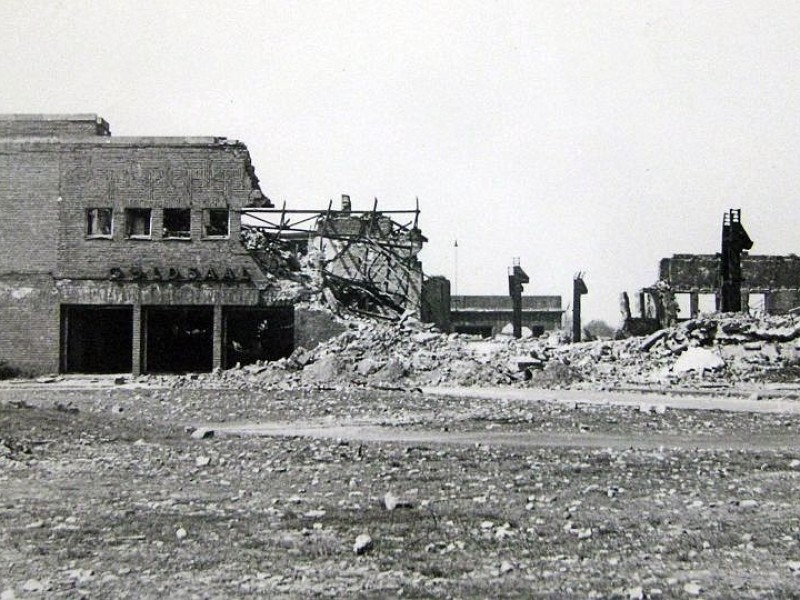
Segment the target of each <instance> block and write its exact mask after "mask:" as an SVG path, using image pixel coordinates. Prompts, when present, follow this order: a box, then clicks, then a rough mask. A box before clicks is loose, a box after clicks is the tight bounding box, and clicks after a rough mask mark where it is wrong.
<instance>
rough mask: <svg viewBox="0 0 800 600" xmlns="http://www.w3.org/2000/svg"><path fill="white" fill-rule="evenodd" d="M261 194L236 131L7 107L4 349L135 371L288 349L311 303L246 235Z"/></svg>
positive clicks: (1, 175)
mask: <svg viewBox="0 0 800 600" xmlns="http://www.w3.org/2000/svg"><path fill="white" fill-rule="evenodd" d="M265 202H266V203H267V205H268V200H264V198H263V196H262V194H261V191H260V188H259V183H258V179H257V177H256V176H255V172H254V168H253V166H252V164H251V162H250V155H249V153H248V150H247V148H246V147H245V145H244V144H243V143H241V142H237V141H231V140H227V139H225V138H216V137H197V138H169V137H163V138H149V137H112V136H111V134H110V130H109V126H108V123H106V122H105V121H104V120H103V119H100V118H98V117H96V116H95V115H6V116H0V207H2V210H1V211H0V250H1V252H0V360H3V361H5V362H7V363H9V364H10V365H11V366H13V367H15V368H18V369H20V370H22V371H24V372H28V373H32V374H36V373H45V372H56V371H58V372H65V373H69V372H84V373H86V372H95V373H96V372H109V373H113V372H132V373H134V374H138V373H142V372H184V371H208V370H211V369H212V368H215V367H229V366H232V365H234V364H236V363H237V362H242V363H246V362H252V361H254V360H256V359H271V358H277V357H280V356H285V355H287V354H288V353H290V352H291V351H292V349H293V348H294V346H295V345H296V344H297V343H304V342H305V341H306V340H304V339H303V336H304V335H305V334H306V333H308V332H307V331H304V330H303V328H302V326H301V327H300V329H299V330H298V328H296V327H295V325H296V321H298V322H300V323H301V324H302V323H307V322H311V321H313V320H314V319H313V318H312V317H313V315H311V316H310V315H298V318H297V319H296V318H295V311H294V309H293V306H292V301H291V300H292V299H287V298H282V297H281V295H280V293H279V291H276V290H275V288H274V286H271V285H270V283H269V278H268V277H266V274H265V273H263V272H262V271H261V269H260V268H259V265H258V264H257V263H256V262H255V261H254V260H253V259H252V257H251V256H250V255H249V254H248V252H247V251H246V250H245V248H244V247H243V246H242V244H241V242H240V240H239V230H240V219H241V217H240V212H239V211H240V209H241V208H243V207H245V206H252V205H258V204H260V205H262V206H263V205H264V203H265ZM307 345H311V344H307Z"/></svg>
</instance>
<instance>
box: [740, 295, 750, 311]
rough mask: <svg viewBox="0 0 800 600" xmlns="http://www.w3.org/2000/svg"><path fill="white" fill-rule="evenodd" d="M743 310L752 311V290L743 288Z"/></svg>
mask: <svg viewBox="0 0 800 600" xmlns="http://www.w3.org/2000/svg"><path fill="white" fill-rule="evenodd" d="M742 312H743V313H749V312H750V290H748V289H742Z"/></svg>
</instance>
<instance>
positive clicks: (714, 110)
mask: <svg viewBox="0 0 800 600" xmlns="http://www.w3.org/2000/svg"><path fill="white" fill-rule="evenodd" d="M798 32H800V3H797V2H792V1H787V2H763V1H756V0H749V1H743V0H738V1H723V0H717V1H702V0H700V1H691V2H689V1H679V0H663V1H654V0H651V1H647V0H637V1H634V0H630V1H624V0H613V1H612V0H607V1H595V2H587V1H586V0H580V1H557V0H540V1H535V0H527V1H520V2H492V1H490V0H482V1H474V2H473V1H465V0H458V1H457V0H451V1H448V2H424V1H412V0H403V1H401V2H380V1H379V2H375V1H364V2H346V1H342V0H336V1H329V2H302V1H296V2H288V1H287V2H267V1H261V2H256V1H251V2H247V1H237V0H223V1H216V0H214V1H212V0H184V1H176V0H171V1H168V2H167V1H153V0H135V1H130V2H116V1H111V0H106V1H81V0H68V1H67V0H63V1H60V2H59V1H50V2H38V3H31V2H28V1H25V0H3V2H2V4H0V81H2V82H3V85H2V92H0V112H4V113H9V112H71V113H72V112H80V113H86V112H95V113H98V114H100V115H101V116H103V117H104V118H105V119H106V120H108V121H109V122H110V124H111V130H112V134H114V135H220V136H226V137H229V138H233V139H240V140H242V141H244V142H245V143H246V144H247V146H248V147H249V149H250V152H251V154H252V157H253V162H254V164H255V167H256V173H257V175H258V176H259V178H260V179H261V185H262V189H263V190H264V192H265V193H266V194H267V195H268V196H269V197H270V198H271V199H272V200H273V201H274V202H275V203H276V204H278V205H280V204H281V203H282V202H283V201H284V200H285V201H286V203H287V207H289V208H317V207H319V208H324V207H326V206H327V204H328V200H329V199H331V198H333V199H334V202H335V203H337V202H338V198H339V196H340V194H342V193H349V194H350V195H351V197H352V198H353V207H354V208H356V209H368V208H371V207H372V199H373V198H374V197H377V198H378V202H379V204H378V206H379V208H384V209H390V208H408V209H413V207H414V199H415V197H417V196H418V197H419V201H420V207H421V209H422V215H421V220H420V225H421V227H422V229H423V232H424V233H425V235H426V236H427V237H428V238H429V239H430V243H429V244H428V245H427V247H426V249H425V250H424V251H423V254H422V259H423V265H424V268H425V271H426V273H428V274H441V275H445V276H447V277H448V278H450V279H451V281H453V280H454V279H455V278H454V264H455V260H454V258H455V257H454V248H453V242H454V240H455V239H458V245H459V248H458V266H459V269H458V271H459V272H458V290H457V291H458V292H459V293H462V294H463V293H467V294H469V293H472V294H489V293H495V294H506V293H507V291H508V285H507V279H506V270H507V267H508V266H510V265H511V262H512V259H513V258H514V257H519V258H520V260H521V264H522V266H523V268H524V269H525V270H526V271H527V273H528V274H529V275H530V277H531V283H530V284H528V285H527V286H526V289H525V292H526V294H561V295H563V297H564V304H565V306H566V305H567V304H568V303H569V302H570V301H571V289H572V276H573V274H574V273H575V272H577V271H584V272H585V273H586V275H585V280H586V283H587V285H588V287H589V295H588V296H585V297H584V300H583V307H584V322H586V321H588V320H589V319H592V318H602V319H605V320H607V321H608V322H609V323H611V324H612V325H616V324H618V322H619V309H618V307H619V294H620V292H621V291H623V290H628V291H629V292H635V291H636V290H637V289H638V288H640V287H642V286H644V285H649V284H651V283H653V282H654V281H655V280H656V278H657V274H658V261H659V259H660V258H662V257H664V256H670V255H672V254H673V253H678V252H704V253H713V252H716V251H718V249H719V238H720V227H721V221H722V215H723V213H725V212H726V211H727V209H728V208H741V209H742V220H743V222H744V224H745V226H746V228H747V230H748V232H749V233H750V237H751V238H753V240H754V241H755V245H754V247H753V250H752V253H754V254H755V253H758V254H788V253H791V252H797V251H798V243H797V236H796V233H795V231H796V227H797V223H798V220H799V217H800V203H798V202H797V198H798V191H799V189H800V186H799V185H798V184H800V112H798V107H800V81H799V80H800V34H798ZM454 291H455V290H454Z"/></svg>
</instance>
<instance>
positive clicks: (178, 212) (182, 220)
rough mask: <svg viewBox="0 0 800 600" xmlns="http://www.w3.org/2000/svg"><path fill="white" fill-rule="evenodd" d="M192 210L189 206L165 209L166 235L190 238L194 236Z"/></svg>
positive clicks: (166, 236)
mask: <svg viewBox="0 0 800 600" xmlns="http://www.w3.org/2000/svg"><path fill="white" fill-rule="evenodd" d="M191 227H192V211H191V210H190V209H188V208H165V209H164V237H165V238H188V237H191V236H192V232H191Z"/></svg>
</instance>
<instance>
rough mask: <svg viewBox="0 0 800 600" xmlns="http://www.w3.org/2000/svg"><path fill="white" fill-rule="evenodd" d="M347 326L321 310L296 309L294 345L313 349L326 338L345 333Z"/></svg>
mask: <svg viewBox="0 0 800 600" xmlns="http://www.w3.org/2000/svg"><path fill="white" fill-rule="evenodd" d="M346 329H347V328H346V327H345V326H344V325H342V324H340V323H337V322H336V321H334V320H333V317H332V316H331V315H330V313H327V312H324V311H321V310H308V309H295V312H294V347H295V348H301V347H302V348H305V349H306V350H311V349H312V348H315V347H316V346H318V345H319V344H320V343H322V342H324V341H325V340H329V339H331V338H332V337H335V336H337V335H339V334H340V333H343V332H344V331H345V330H346Z"/></svg>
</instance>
